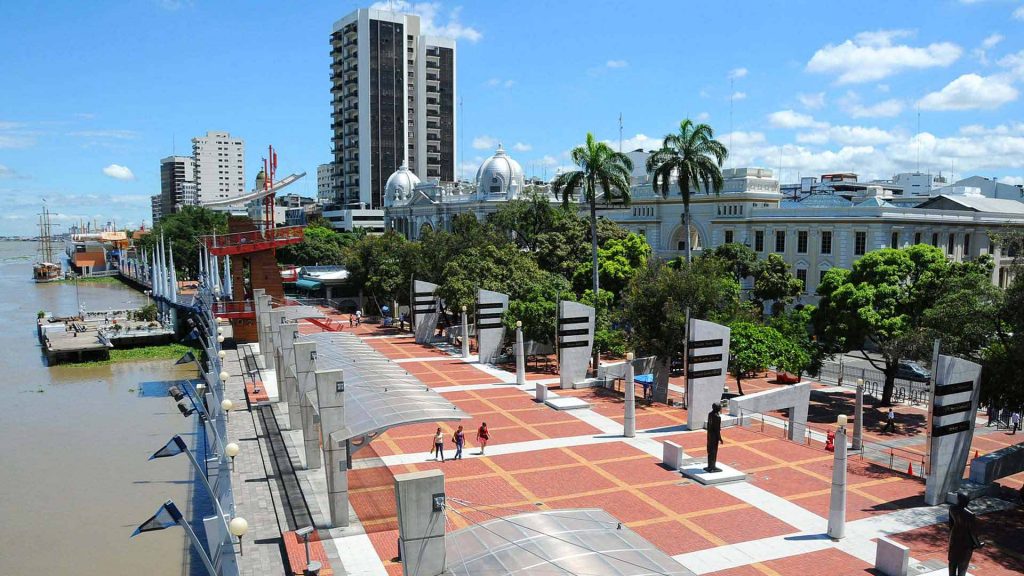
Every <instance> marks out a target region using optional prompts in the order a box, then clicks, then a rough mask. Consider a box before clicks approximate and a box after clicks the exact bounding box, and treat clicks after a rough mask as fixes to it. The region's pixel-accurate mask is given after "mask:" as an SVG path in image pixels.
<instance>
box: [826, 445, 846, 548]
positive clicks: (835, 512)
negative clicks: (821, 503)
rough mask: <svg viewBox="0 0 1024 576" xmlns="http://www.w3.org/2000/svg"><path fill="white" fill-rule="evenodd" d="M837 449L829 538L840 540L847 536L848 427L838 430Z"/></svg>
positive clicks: (829, 519)
mask: <svg viewBox="0 0 1024 576" xmlns="http://www.w3.org/2000/svg"><path fill="white" fill-rule="evenodd" d="M835 448H836V452H835V459H834V460H833V461H832V495H831V496H830V498H829V502H828V536H829V537H830V538H832V539H833V540H838V539H840V538H842V537H843V536H844V535H845V534H846V426H839V427H837V428H836V440H835Z"/></svg>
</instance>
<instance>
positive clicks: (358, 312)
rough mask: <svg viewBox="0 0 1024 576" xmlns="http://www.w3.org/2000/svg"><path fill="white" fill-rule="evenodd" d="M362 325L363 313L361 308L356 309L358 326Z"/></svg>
mask: <svg viewBox="0 0 1024 576" xmlns="http://www.w3.org/2000/svg"><path fill="white" fill-rule="evenodd" d="M362 323H363V311H362V310H360V309H359V308H356V326H359V325H361V324H362Z"/></svg>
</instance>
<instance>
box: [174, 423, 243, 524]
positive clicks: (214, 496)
mask: <svg viewBox="0 0 1024 576" xmlns="http://www.w3.org/2000/svg"><path fill="white" fill-rule="evenodd" d="M174 443H175V444H177V445H178V448H180V449H181V451H182V452H184V453H185V455H186V456H188V459H189V461H190V462H192V466H193V467H194V468H195V469H196V472H198V473H199V478H200V479H202V481H203V486H205V487H206V491H207V492H209V493H210V498H211V499H212V500H213V505H214V506H216V507H217V515H218V516H220V519H221V521H222V522H224V529H225V530H227V531H228V534H230V533H231V530H229V529H228V519H227V516H225V514H224V509H223V508H221V506H220V500H218V499H217V493H216V492H214V491H213V486H211V485H210V480H209V479H207V478H206V474H203V469H202V468H200V467H199V462H198V461H197V460H196V457H195V455H194V454H192V451H191V450H189V449H188V446H187V445H186V444H185V441H184V440H182V439H181V436H175V437H174Z"/></svg>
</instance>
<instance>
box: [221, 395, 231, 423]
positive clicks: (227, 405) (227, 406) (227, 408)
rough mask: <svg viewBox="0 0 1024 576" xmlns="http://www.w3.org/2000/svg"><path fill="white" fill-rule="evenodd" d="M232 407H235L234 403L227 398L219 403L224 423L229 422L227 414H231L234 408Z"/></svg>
mask: <svg viewBox="0 0 1024 576" xmlns="http://www.w3.org/2000/svg"><path fill="white" fill-rule="evenodd" d="M234 407H235V403H234V402H232V401H231V400H230V399H228V398H225V399H223V400H221V401H220V409H221V410H223V411H224V421H225V422H227V421H228V420H230V416H229V415H228V414H229V413H230V412H231V409H232V408H234Z"/></svg>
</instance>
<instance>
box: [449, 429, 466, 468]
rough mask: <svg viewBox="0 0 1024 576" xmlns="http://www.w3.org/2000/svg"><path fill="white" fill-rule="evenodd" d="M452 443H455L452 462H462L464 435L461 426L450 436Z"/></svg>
mask: <svg viewBox="0 0 1024 576" xmlns="http://www.w3.org/2000/svg"><path fill="white" fill-rule="evenodd" d="M452 442H454V443H455V456H454V457H453V458H452V460H462V445H463V444H465V443H466V433H465V432H463V431H462V426H459V429H458V430H456V431H455V434H453V435H452Z"/></svg>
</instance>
